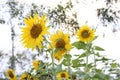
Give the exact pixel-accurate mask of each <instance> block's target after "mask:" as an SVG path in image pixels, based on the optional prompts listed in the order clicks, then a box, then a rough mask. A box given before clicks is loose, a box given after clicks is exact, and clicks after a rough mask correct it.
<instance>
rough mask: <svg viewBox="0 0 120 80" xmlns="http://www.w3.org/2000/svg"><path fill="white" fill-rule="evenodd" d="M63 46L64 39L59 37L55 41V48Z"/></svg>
mask: <svg viewBox="0 0 120 80" xmlns="http://www.w3.org/2000/svg"><path fill="white" fill-rule="evenodd" d="M64 47H65V41H64V40H63V39H59V40H57V42H56V48H64Z"/></svg>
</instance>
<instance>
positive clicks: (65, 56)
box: [64, 54, 72, 59]
mask: <svg viewBox="0 0 120 80" xmlns="http://www.w3.org/2000/svg"><path fill="white" fill-rule="evenodd" d="M71 57H72V56H71V55H70V54H65V55H64V58H66V59H71Z"/></svg>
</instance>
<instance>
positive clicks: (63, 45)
mask: <svg viewBox="0 0 120 80" xmlns="http://www.w3.org/2000/svg"><path fill="white" fill-rule="evenodd" d="M50 41H51V45H52V48H54V49H62V50H65V51H69V50H70V48H71V44H70V39H69V34H64V33H63V32H62V31H57V32H56V33H54V34H52V35H51V37H50Z"/></svg>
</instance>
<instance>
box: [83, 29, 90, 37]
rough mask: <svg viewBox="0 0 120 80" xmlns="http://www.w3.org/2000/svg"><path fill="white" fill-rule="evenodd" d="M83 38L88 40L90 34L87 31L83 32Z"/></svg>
mask: <svg viewBox="0 0 120 80" xmlns="http://www.w3.org/2000/svg"><path fill="white" fill-rule="evenodd" d="M82 37H83V38H88V37H89V32H88V31H87V30H85V31H83V32H82Z"/></svg>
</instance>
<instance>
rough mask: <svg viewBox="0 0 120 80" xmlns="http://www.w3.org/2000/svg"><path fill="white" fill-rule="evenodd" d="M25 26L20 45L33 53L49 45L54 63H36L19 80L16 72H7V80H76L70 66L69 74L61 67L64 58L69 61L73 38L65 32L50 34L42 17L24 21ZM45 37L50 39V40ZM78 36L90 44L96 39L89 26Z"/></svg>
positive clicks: (48, 48) (49, 51)
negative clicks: (67, 58)
mask: <svg viewBox="0 0 120 80" xmlns="http://www.w3.org/2000/svg"><path fill="white" fill-rule="evenodd" d="M24 22H25V24H26V26H25V27H23V28H22V29H21V30H22V34H21V42H22V43H23V45H24V47H26V48H30V49H32V50H34V49H36V47H37V48H38V49H43V48H44V47H43V45H44V41H46V42H47V44H48V46H46V48H47V51H48V53H49V54H50V58H51V62H50V63H49V64H48V63H45V62H43V61H41V60H34V61H33V63H32V64H33V66H32V68H31V70H30V71H29V72H24V73H23V74H22V75H21V76H18V77H17V76H16V74H15V72H14V70H12V69H8V70H7V71H6V75H7V78H8V79H10V80H76V79H75V78H76V77H75V76H74V75H72V76H71V73H70V69H71V68H70V66H68V68H69V69H68V70H67V69H66V70H62V69H61V66H62V63H60V62H62V58H63V57H64V55H66V57H68V56H70V55H69V52H70V50H71V49H72V48H73V46H72V44H71V42H70V35H69V34H67V33H63V31H62V30H59V31H56V32H55V33H53V34H51V33H50V32H49V31H48V30H49V27H48V26H47V25H46V24H47V22H48V19H47V18H46V16H45V15H43V16H42V17H39V15H38V14H35V15H34V16H33V17H29V18H25V19H24ZM46 35H47V37H48V36H49V37H48V38H47V37H46ZM76 35H77V37H76V38H77V39H78V41H79V42H81V43H85V44H89V43H91V42H92V41H93V40H94V39H95V30H94V29H92V28H91V27H90V26H88V25H83V26H81V27H80V29H79V30H78V31H77V33H76ZM55 61H58V62H57V63H58V64H55ZM59 63H60V64H59ZM57 65H59V66H57ZM56 69H57V70H56ZM85 70H86V72H87V71H88V65H86V69H85Z"/></svg>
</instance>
